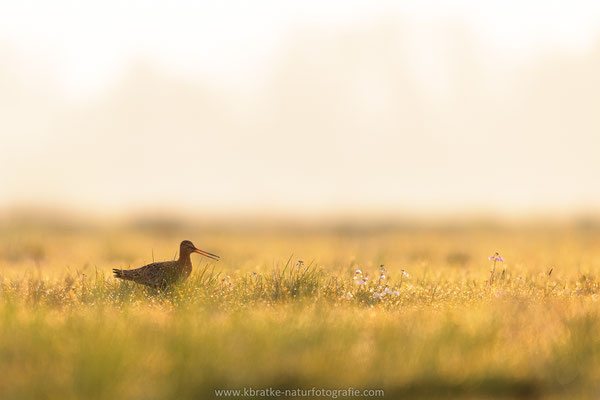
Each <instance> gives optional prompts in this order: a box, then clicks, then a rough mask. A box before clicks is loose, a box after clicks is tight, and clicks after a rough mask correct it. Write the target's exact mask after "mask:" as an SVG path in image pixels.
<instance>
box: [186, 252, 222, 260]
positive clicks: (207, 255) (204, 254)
mask: <svg viewBox="0 0 600 400" xmlns="http://www.w3.org/2000/svg"><path fill="white" fill-rule="evenodd" d="M192 251H193V252H194V253H198V254H202V255H203V256H204V257H208V258H212V259H213V260H217V261H219V258H220V257H219V256H218V255H216V254H213V253H209V252H208V251H204V250H200V249H194V250H192Z"/></svg>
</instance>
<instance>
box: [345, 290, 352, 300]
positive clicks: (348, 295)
mask: <svg viewBox="0 0 600 400" xmlns="http://www.w3.org/2000/svg"><path fill="white" fill-rule="evenodd" d="M353 297H354V296H352V293H350V292H347V293H346V298H347V299H348V300H350V299H351V298H353Z"/></svg>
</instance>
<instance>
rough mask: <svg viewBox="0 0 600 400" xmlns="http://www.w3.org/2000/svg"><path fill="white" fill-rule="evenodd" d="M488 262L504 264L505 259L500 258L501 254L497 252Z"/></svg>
mask: <svg viewBox="0 0 600 400" xmlns="http://www.w3.org/2000/svg"><path fill="white" fill-rule="evenodd" d="M488 260H490V261H494V262H496V261H500V262H504V258H502V257H500V254H498V252H496V253H495V254H494V255H493V256H489V257H488Z"/></svg>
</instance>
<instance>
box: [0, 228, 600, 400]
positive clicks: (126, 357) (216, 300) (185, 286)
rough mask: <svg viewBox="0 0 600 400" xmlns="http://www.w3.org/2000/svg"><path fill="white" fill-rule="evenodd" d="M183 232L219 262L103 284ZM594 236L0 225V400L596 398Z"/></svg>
mask: <svg viewBox="0 0 600 400" xmlns="http://www.w3.org/2000/svg"><path fill="white" fill-rule="evenodd" d="M183 239H189V240H192V241H193V242H194V244H196V246H197V247H199V248H201V249H203V250H207V251H210V252H213V253H216V254H218V255H220V256H221V261H220V262H218V263H217V262H213V261H211V260H209V259H207V258H203V257H201V256H198V255H194V256H193V258H192V260H193V263H194V272H193V274H192V276H191V278H190V279H189V280H188V281H186V282H184V283H182V284H180V285H178V286H176V287H174V288H172V289H171V290H168V291H163V292H160V291H156V290H153V289H148V288H145V287H141V286H138V285H135V284H133V283H131V282H123V281H119V280H117V279H114V278H113V277H112V276H111V273H110V270H111V268H115V267H119V268H129V267H131V268H135V267H138V266H142V265H144V264H147V263H149V262H152V261H153V260H155V261H159V260H160V261H162V260H171V259H173V258H174V257H175V252H176V250H177V249H178V244H179V242H180V241H181V240H183ZM599 244H600V224H597V223H596V222H594V221H586V220H581V221H575V222H573V221H571V222H569V221H567V222H554V223H548V222H512V223H504V224H501V223H489V222H487V223H485V222H477V221H470V222H455V223H432V222H428V223H426V222H422V223H417V222H415V223H401V222H388V223H381V222H379V223H369V222H359V223H330V224H323V225H313V224H310V223H305V224H300V223H296V224H283V223H281V224H277V223H273V224H260V223H257V222H256V221H255V222H247V223H245V224H237V223H233V222H230V223H218V222H211V223H202V221H200V222H199V223H189V224H184V223H175V222H172V221H169V220H168V219H165V220H148V219H140V220H133V221H129V222H119V223H104V224H100V223H84V222H81V221H75V220H62V219H61V218H56V219H48V220H46V221H42V222H40V221H39V220H36V219H22V218H21V219H19V218H5V219H3V220H2V221H1V222H0V399H2V400H7V399H9V400H12V399H204V398H216V397H217V393H216V392H215V391H216V390H222V389H236V390H237V389H243V388H251V389H253V390H260V389H267V388H274V389H283V390H285V389H312V388H317V389H329V390H332V389H340V390H341V389H347V388H353V389H358V390H361V391H362V390H366V389H368V390H383V391H384V393H385V395H384V396H380V398H381V397H383V398H390V399H396V398H410V399H413V398H428V399H429V398H470V399H479V398H485V399H490V398H582V399H587V398H597V397H598V396H599V395H600V385H599V384H598V382H600V362H599V361H600V358H599V357H600V333H599V332H600V309H599V298H598V295H599V292H600V285H599V280H598V276H599V273H600V246H599ZM496 252H498V253H499V255H500V257H502V259H503V261H496V265H495V270H493V271H492V269H493V264H494V261H492V260H490V259H489V257H490V256H492V255H494V254H495V253H496ZM382 265H383V266H382ZM331 393H333V392H329V394H331ZM222 397H224V398H233V397H235V396H233V395H232V394H230V396H229V397H225V396H222ZM246 398H261V397H260V396H258V395H257V394H256V393H255V394H254V395H249V396H246ZM320 398H327V397H326V396H321V397H320ZM338 398H344V397H342V395H339V396H338ZM373 398H377V397H373Z"/></svg>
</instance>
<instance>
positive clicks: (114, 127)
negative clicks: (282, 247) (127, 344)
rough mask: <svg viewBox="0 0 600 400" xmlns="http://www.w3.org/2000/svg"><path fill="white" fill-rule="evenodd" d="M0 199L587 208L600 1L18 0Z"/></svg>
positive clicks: (593, 164)
mask: <svg viewBox="0 0 600 400" xmlns="http://www.w3.org/2000/svg"><path fill="white" fill-rule="evenodd" d="M0 60H1V62H0V87H1V88H2V89H1V90H0V104H1V106H0V149H1V156H0V192H1V195H0V209H1V210H3V212H4V214H5V215H14V214H15V213H18V212H21V213H23V212H24V211H23V210H26V211H25V213H29V212H30V210H46V212H48V211H50V212H52V213H55V212H56V211H57V210H59V211H61V212H63V213H67V214H78V215H82V216H85V217H88V218H91V217H106V216H114V217H123V216H129V215H132V214H136V215H138V214H139V215H142V214H143V215H150V214H161V215H165V214H168V215H184V214H188V213H191V214H193V215H196V216H207V217H214V216H217V217H218V216H232V215H233V216H283V217H290V218H307V217H316V218H324V217H328V218H335V217H348V216H350V217H357V216H365V217H383V218H385V217H386V216H390V215H400V216H402V215H407V216H420V217H424V218H425V217H426V218H429V217H439V216H445V217H448V216H450V217H453V216H456V215H479V216H481V215H493V216H500V217H501V218H504V217H506V218H509V217H515V216H516V217H523V216H527V217H529V216H532V215H533V216H553V217H556V216H559V217H561V216H573V215H581V214H585V215H590V214H595V212H596V211H597V207H596V205H597V204H598V201H599V200H600V185H598V175H599V172H600V157H598V155H597V152H598V148H600V135H599V133H600V113H599V112H598V111H599V110H600V74H599V73H598V71H600V3H598V2H594V1H573V2H569V3H568V4H567V3H565V2H559V1H526V2H522V1H486V2H481V1H455V2H437V1H422V0H419V1H399V2H398V1H371V2H359V1H325V2H323V1H306V0H305V1H301V2H300V1H290V2H278V1H253V2H245V1H225V2H223V1H202V2H194V1H175V2H173V1H158V0H156V1H150V2H145V1H144V2H141V1H127V2H122V1H116V0H114V1H113V0H109V1H102V2H84V3H80V2H73V1H66V0H57V1H53V2H43V1H20V2H5V3H4V4H2V12H0Z"/></svg>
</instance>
